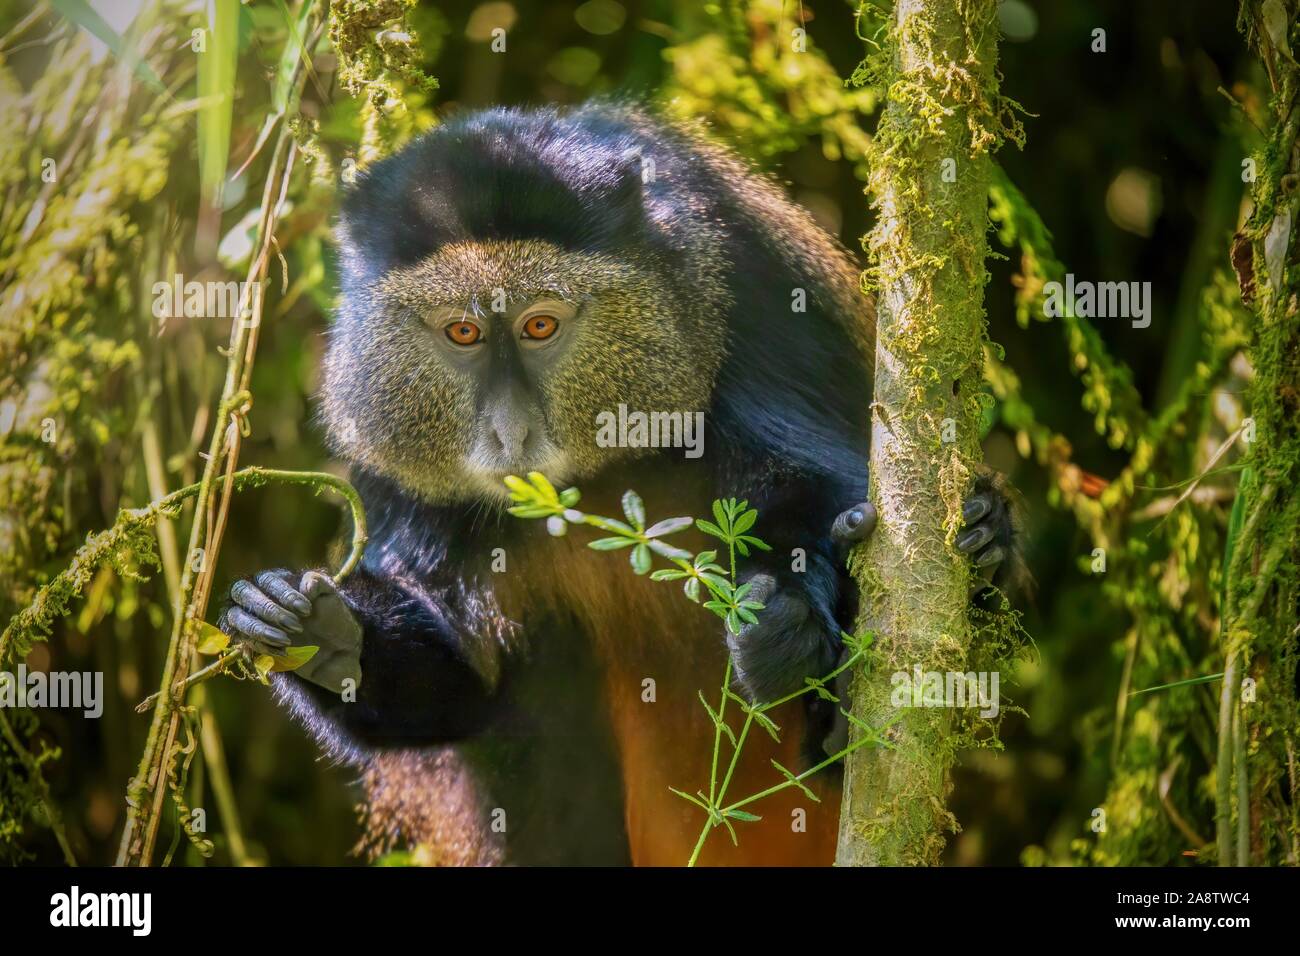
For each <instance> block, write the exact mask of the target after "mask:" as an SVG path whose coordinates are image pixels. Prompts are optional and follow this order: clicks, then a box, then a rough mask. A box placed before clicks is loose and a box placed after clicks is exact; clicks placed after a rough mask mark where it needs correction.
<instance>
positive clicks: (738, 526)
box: [731, 509, 758, 534]
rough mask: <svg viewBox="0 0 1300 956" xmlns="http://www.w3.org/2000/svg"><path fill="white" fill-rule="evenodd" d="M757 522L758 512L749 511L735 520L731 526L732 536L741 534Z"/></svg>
mask: <svg viewBox="0 0 1300 956" xmlns="http://www.w3.org/2000/svg"><path fill="white" fill-rule="evenodd" d="M757 520H758V512H757V511H755V510H753V509H751V510H749V511H746V512H745V513H744V514H743V515H741V516H740V517H739V518H737V519H736V523H735V524H733V525H732V526H731V533H732V534H741V533H743V532H745V531H748V530H749V529H750V528H752V527H754V522H755V521H757Z"/></svg>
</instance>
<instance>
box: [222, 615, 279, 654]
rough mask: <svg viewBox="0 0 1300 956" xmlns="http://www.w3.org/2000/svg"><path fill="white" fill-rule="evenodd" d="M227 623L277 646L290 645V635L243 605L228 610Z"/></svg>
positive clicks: (257, 638)
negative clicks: (256, 616) (262, 619)
mask: <svg viewBox="0 0 1300 956" xmlns="http://www.w3.org/2000/svg"><path fill="white" fill-rule="evenodd" d="M226 623H227V624H228V625H229V626H230V627H232V628H234V629H235V630H237V631H239V633H241V634H243V635H244V636H245V637H251V638H253V639H255V640H259V641H262V642H264V643H266V644H271V645H274V646H276V647H288V646H289V635H288V634H286V633H284V631H282V630H280V629H279V628H278V627H272V626H271V625H270V624H267V623H266V622H265V621H260V620H258V619H257V618H255V617H253V615H251V614H249V613H248V612H247V611H245V610H244V609H243V608H242V607H232V608H231V609H230V610H229V611H227V612H226Z"/></svg>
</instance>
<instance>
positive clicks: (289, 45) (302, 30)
mask: <svg viewBox="0 0 1300 956" xmlns="http://www.w3.org/2000/svg"><path fill="white" fill-rule="evenodd" d="M276 4H277V6H279V8H280V12H281V13H283V14H284V21H285V27H286V29H287V30H288V35H287V36H286V37H285V40H284V50H283V51H281V53H280V66H279V69H278V70H277V71H276V75H275V89H274V90H273V91H272V93H271V107H272V109H274V110H275V112H276V113H284V112H285V111H286V110H288V108H289V93H290V92H291V90H290V85H291V84H292V82H293V76H294V73H295V71H296V69H297V66H298V61H299V60H300V59H301V60H303V62H304V69H311V59H310V57H308V55H307V50H306V41H307V39H308V37H307V21H308V20H309V19H310V18H311V12H312V7H313V6H314V4H312V3H311V0H303V4H302V7H301V8H300V9H299V10H298V19H297V20H294V18H293V14H291V13H290V12H289V8H288V7H287V6H285V4H284V0H276Z"/></svg>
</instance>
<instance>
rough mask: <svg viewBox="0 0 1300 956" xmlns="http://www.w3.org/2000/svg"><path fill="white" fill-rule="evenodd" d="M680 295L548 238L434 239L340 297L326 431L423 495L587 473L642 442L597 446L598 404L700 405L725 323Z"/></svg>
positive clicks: (478, 492) (474, 492)
mask: <svg viewBox="0 0 1300 956" xmlns="http://www.w3.org/2000/svg"><path fill="white" fill-rule="evenodd" d="M359 299H361V300H362V301H358V300H359ZM680 299H681V295H680V294H679V293H674V292H673V291H672V290H671V289H670V287H669V285H668V283H667V282H666V281H664V280H662V279H660V278H658V277H657V276H656V274H655V273H654V272H653V271H652V270H648V269H643V268H640V267H638V265H636V264H634V263H628V262H623V261H620V260H616V259H613V258H611V257H605V256H599V255H592V254H589V253H576V252H569V251H565V250H562V249H560V248H558V247H556V246H553V245H551V244H549V243H545V242H540V241H496V242H465V243H457V244H452V245H447V246H444V247H442V248H441V249H440V250H439V251H438V252H437V253H435V254H434V255H433V256H430V257H429V258H428V259H426V260H424V261H422V262H420V263H418V264H416V265H414V266H410V267H407V268H404V269H400V270H395V271H393V272H390V273H388V274H387V275H385V276H383V277H382V278H381V279H380V280H378V281H377V282H376V283H375V284H374V286H373V288H371V289H369V290H368V291H367V292H366V293H365V294H364V296H357V295H356V294H355V293H354V294H350V295H349V296H348V298H347V300H346V301H345V303H344V308H343V310H342V314H341V315H340V317H339V320H338V322H337V324H336V326H335V329H334V332H333V335H332V338H331V343H330V349H329V353H328V356H327V358H326V363H325V382H324V395H323V398H324V402H323V405H324V413H325V417H326V421H327V424H328V426H329V432H330V434H331V437H332V438H333V440H334V444H335V446H336V448H337V450H339V451H340V452H342V453H343V454H345V455H347V456H348V457H350V458H352V459H353V460H355V461H357V462H359V463H360V464H362V465H364V466H366V467H367V468H369V469H371V470H373V471H376V472H378V473H380V474H384V475H387V476H390V477H392V478H394V479H396V480H397V481H399V482H400V483H401V484H402V485H403V486H405V487H406V488H408V489H410V490H412V491H414V492H417V493H418V494H420V495H422V496H423V497H425V498H426V499H428V500H431V501H456V500H464V499H468V498H472V497H477V496H485V497H489V498H500V499H504V497H505V488H504V486H503V485H502V483H501V479H502V477H503V476H505V475H508V474H523V473H525V472H528V471H540V472H542V473H544V474H545V475H547V477H549V478H550V479H551V480H552V481H554V482H556V483H559V482H571V481H577V480H581V479H585V478H589V477H591V476H593V475H595V474H596V473H598V472H599V471H600V470H601V469H603V468H604V467H605V466H607V465H608V464H610V463H612V462H614V461H618V460H620V459H624V458H627V457H629V456H631V455H635V454H638V453H642V452H641V450H640V449H636V448H619V447H601V446H600V445H599V444H598V443H597V434H598V430H599V426H598V416H600V415H601V413H603V412H608V413H613V414H615V415H617V410H618V406H619V404H620V403H622V404H625V405H626V406H627V407H628V408H629V409H631V410H640V411H644V412H647V413H648V412H652V411H681V412H688V411H705V410H706V409H707V407H708V401H709V396H710V393H711V391H712V386H713V379H714V376H715V374H716V372H717V369H718V366H719V364H720V362H721V351H722V346H721V342H720V336H721V331H720V330H721V324H720V323H718V322H716V321H714V322H707V321H704V320H703V319H702V317H701V316H700V315H699V312H700V309H699V308H698V306H696V307H692V306H691V305H689V304H684V303H682V302H681V301H680Z"/></svg>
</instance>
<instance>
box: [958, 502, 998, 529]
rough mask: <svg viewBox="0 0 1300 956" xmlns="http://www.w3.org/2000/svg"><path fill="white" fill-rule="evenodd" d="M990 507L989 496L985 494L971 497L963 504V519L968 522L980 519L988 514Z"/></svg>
mask: <svg viewBox="0 0 1300 956" xmlns="http://www.w3.org/2000/svg"><path fill="white" fill-rule="evenodd" d="M990 507H991V504H990V502H989V500H988V498H986V497H984V496H983V495H977V496H976V497H974V498H970V499H968V500H967V502H966V503H965V504H964V505H962V506H961V516H962V520H963V521H965V522H966V523H967V524H969V523H970V522H972V521H978V520H979V519H980V518H983V517H984V516H985V515H986V514H988V512H989V508H990Z"/></svg>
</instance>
